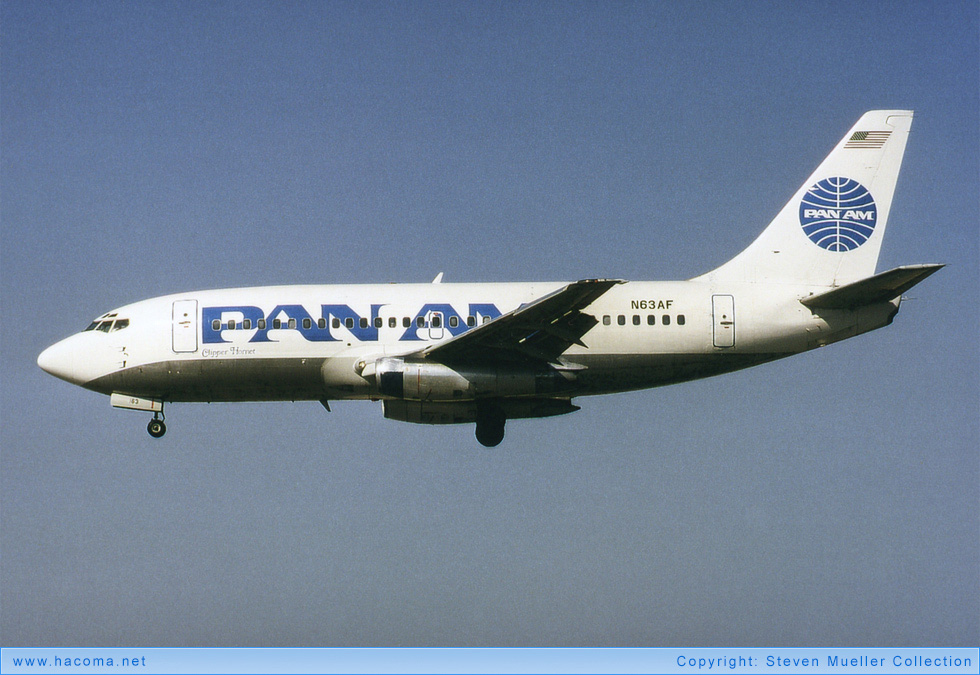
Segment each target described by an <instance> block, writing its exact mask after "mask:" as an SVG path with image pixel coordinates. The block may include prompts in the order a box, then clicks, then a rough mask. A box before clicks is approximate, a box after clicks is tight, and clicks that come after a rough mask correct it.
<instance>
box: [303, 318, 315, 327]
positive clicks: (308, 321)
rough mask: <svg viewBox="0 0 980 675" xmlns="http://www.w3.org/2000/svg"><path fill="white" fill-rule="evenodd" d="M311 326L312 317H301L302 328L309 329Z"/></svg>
mask: <svg viewBox="0 0 980 675" xmlns="http://www.w3.org/2000/svg"><path fill="white" fill-rule="evenodd" d="M311 328H313V319H303V329H304V330H309V329H311Z"/></svg>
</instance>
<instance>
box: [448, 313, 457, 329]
mask: <svg viewBox="0 0 980 675" xmlns="http://www.w3.org/2000/svg"><path fill="white" fill-rule="evenodd" d="M458 325H459V317H458V316H451V317H449V327H450V328H456V326H458Z"/></svg>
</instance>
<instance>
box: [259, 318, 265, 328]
mask: <svg viewBox="0 0 980 675" xmlns="http://www.w3.org/2000/svg"><path fill="white" fill-rule="evenodd" d="M257 325H258V327H259V330H265V319H259V321H258V324H257Z"/></svg>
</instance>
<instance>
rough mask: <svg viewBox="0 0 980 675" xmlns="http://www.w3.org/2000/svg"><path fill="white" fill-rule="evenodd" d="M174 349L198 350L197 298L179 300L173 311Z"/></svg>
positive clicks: (179, 351)
mask: <svg viewBox="0 0 980 675" xmlns="http://www.w3.org/2000/svg"><path fill="white" fill-rule="evenodd" d="M173 326H174V327H173V330H174V351H175V352H177V353H178V354H180V353H186V352H196V351H197V300H177V301H176V302H174V313H173Z"/></svg>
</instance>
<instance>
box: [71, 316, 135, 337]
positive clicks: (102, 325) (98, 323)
mask: <svg viewBox="0 0 980 675" xmlns="http://www.w3.org/2000/svg"><path fill="white" fill-rule="evenodd" d="M115 316H116V315H115V314H107V315H105V316H102V317H99V318H98V319H96V320H95V321H93V322H92V323H90V324H89V325H88V328H86V329H85V330H83V331H82V332H83V333H87V332H88V331H90V330H97V331H100V332H102V333H115V332H116V331H117V330H122V329H124V328H128V327H129V319H115ZM114 319H115V320H114Z"/></svg>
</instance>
